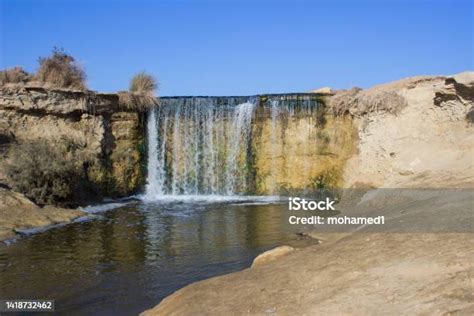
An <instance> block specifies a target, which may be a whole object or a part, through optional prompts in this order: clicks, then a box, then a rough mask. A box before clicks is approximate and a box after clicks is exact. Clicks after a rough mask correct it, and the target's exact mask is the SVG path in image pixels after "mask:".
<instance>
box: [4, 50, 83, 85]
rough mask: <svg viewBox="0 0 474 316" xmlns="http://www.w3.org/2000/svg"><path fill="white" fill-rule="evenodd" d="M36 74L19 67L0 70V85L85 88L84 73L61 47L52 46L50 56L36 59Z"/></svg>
mask: <svg viewBox="0 0 474 316" xmlns="http://www.w3.org/2000/svg"><path fill="white" fill-rule="evenodd" d="M38 62H39V67H38V70H37V72H36V74H30V73H28V72H27V71H25V70H24V69H23V68H21V67H13V68H9V69H5V70H2V71H0V85H6V84H16V85H25V84H30V85H39V86H43V87H46V88H66V89H74V90H86V88H87V87H86V74H85V72H84V70H83V69H82V67H81V66H80V65H79V64H78V63H77V62H76V60H75V58H74V57H72V56H71V55H70V54H68V53H66V52H65V51H64V50H63V49H59V48H56V47H55V48H53V51H52V53H51V55H50V56H47V57H40V58H39V59H38Z"/></svg>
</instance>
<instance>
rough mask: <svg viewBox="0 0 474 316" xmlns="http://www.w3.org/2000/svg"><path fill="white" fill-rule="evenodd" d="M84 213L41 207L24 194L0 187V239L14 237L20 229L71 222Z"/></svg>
mask: <svg viewBox="0 0 474 316" xmlns="http://www.w3.org/2000/svg"><path fill="white" fill-rule="evenodd" d="M83 215H85V214H84V213H83V212H82V211H79V210H71V209H63V208H57V207H52V206H46V207H44V208H40V207H39V206H37V205H36V204H34V203H33V202H31V201H30V200H29V199H27V198H26V197H25V196H24V195H22V194H20V193H17V192H13V191H10V190H7V189H3V188H0V240H3V239H8V238H11V237H14V236H15V233H16V230H18V229H30V228H36V227H42V226H48V225H54V224H59V223H63V222H69V221H71V220H73V219H75V218H77V217H80V216H83Z"/></svg>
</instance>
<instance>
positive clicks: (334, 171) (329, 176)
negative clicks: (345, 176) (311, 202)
mask: <svg viewBox="0 0 474 316" xmlns="http://www.w3.org/2000/svg"><path fill="white" fill-rule="evenodd" d="M341 176H342V174H341V170H340V169H338V168H337V167H333V168H330V169H327V170H324V171H322V172H321V173H320V174H319V175H317V176H316V177H315V178H314V179H312V187H313V188H314V189H328V188H329V189H334V188H337V187H338V184H339V182H340V180H341Z"/></svg>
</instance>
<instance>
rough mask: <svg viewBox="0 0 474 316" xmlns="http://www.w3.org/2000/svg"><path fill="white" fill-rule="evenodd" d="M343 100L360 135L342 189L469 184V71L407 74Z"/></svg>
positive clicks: (472, 83) (473, 151) (473, 175)
mask: <svg viewBox="0 0 474 316" xmlns="http://www.w3.org/2000/svg"><path fill="white" fill-rule="evenodd" d="M346 93H347V92H346ZM334 98H335V100H336V101H337V96H336V97H334ZM343 98H345V101H346V104H349V105H350V106H349V107H348V108H347V111H348V112H349V113H350V114H351V115H352V116H353V117H354V120H355V121H356V122H357V124H358V137H359V139H360V141H359V143H358V145H357V149H358V153H357V154H356V155H354V156H353V157H351V158H350V159H349V161H348V163H347V165H346V167H345V170H344V182H345V185H344V186H345V187H354V186H372V187H377V188H380V187H385V188H400V187H402V188H403V187H418V188H420V187H425V188H428V187H429V188H440V187H471V188H472V187H473V186H474V133H473V131H474V126H473V114H472V113H473V109H474V72H465V73H461V74H458V75H455V76H450V77H443V76H437V77H414V78H408V79H404V80H400V81H396V82H393V83H388V84H384V85H379V86H375V87H373V88H371V89H368V90H363V91H358V92H356V93H355V94H354V93H353V94H352V95H350V96H347V95H346V96H343ZM387 100H388V102H387ZM377 101H378V102H377ZM391 112H392V113H391Z"/></svg>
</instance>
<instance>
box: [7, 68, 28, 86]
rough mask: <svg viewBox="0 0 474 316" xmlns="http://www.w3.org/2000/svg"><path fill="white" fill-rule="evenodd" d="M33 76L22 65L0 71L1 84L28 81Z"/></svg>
mask: <svg viewBox="0 0 474 316" xmlns="http://www.w3.org/2000/svg"><path fill="white" fill-rule="evenodd" d="M32 79H33V76H32V75H31V74H29V73H27V72H26V71H25V70H23V68H21V67H13V68H10V69H5V70H2V71H0V85H4V84H7V83H27V82H28V81H31V80H32Z"/></svg>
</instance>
